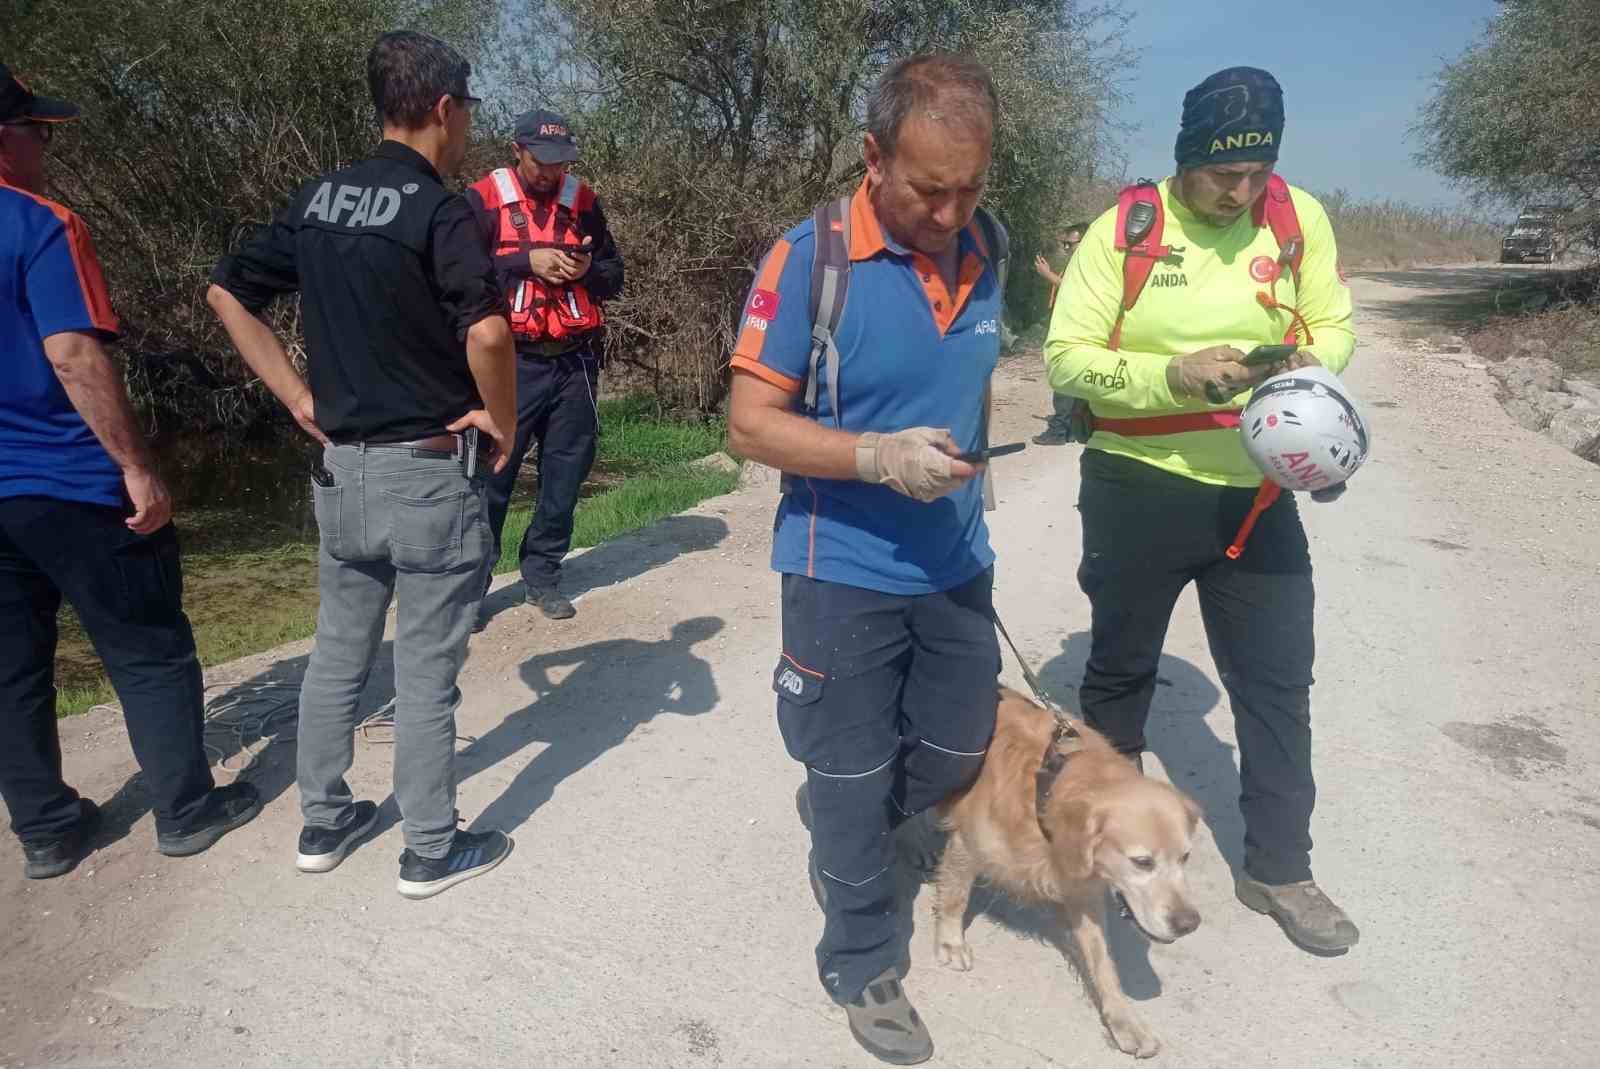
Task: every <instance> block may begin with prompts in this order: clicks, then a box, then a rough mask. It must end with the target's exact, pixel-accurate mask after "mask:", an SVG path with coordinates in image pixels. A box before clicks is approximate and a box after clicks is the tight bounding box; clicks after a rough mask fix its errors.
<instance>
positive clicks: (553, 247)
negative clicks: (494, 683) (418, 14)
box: [466, 110, 622, 627]
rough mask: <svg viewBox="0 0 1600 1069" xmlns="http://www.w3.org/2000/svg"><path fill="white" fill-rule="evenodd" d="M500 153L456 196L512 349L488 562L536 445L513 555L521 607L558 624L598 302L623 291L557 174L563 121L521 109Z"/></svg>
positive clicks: (586, 430) (582, 468)
mask: <svg viewBox="0 0 1600 1069" xmlns="http://www.w3.org/2000/svg"><path fill="white" fill-rule="evenodd" d="M511 151H512V153H513V155H514V156H515V162H514V165H513V166H510V167H502V168H499V169H497V170H494V171H491V172H490V173H489V174H488V175H486V176H484V177H483V178H482V179H480V180H479V181H477V182H475V183H474V184H473V185H472V187H471V188H470V189H468V190H467V193H466V197H467V201H468V203H469V204H471V205H472V207H473V210H474V211H475V212H476V213H477V217H478V225H479V229H480V230H481V231H482V233H483V239H484V241H485V242H486V243H487V244H488V245H489V247H490V252H491V253H492V255H493V257H494V265H495V272H496V274H497V276H498V277H499V279H500V282H501V284H502V286H503V288H504V290H505V294H506V303H507V305H508V306H509V308H510V312H511V330H512V333H513V335H514V336H515V338H516V345H517V436H516V442H515V444H514V445H513V447H512V450H511V459H510V462H509V463H508V464H507V465H506V466H505V468H504V470H502V471H500V472H498V473H497V474H494V475H491V476H490V478H489V494H488V496H489V522H490V526H491V527H492V528H493V530H494V545H495V552H496V554H497V555H498V553H499V551H500V535H501V531H502V530H503V529H504V527H505V522H506V509H507V507H508V506H509V504H510V502H511V492H512V489H513V488H514V487H515V485H516V481H517V473H518V472H519V471H520V470H521V468H522V459H523V457H525V456H526V455H527V452H528V449H529V447H530V446H532V444H533V443H534V441H535V440H537V441H538V443H539V455H538V465H539V500H538V504H537V506H536V508H535V510H534V515H533V522H532V523H531V524H530V525H529V526H528V530H527V533H526V534H525V535H524V536H523V538H522V546H521V548H520V550H519V552H518V559H519V560H520V562H521V570H522V579H523V582H524V584H525V585H526V587H527V600H528V603H529V604H531V605H537V606H538V607H539V609H540V610H541V611H542V612H543V613H544V614H545V615H546V616H548V617H550V618H551V619H555V620H563V619H566V618H568V617H570V616H572V615H574V613H575V612H576V610H575V609H574V608H573V606H572V602H571V601H570V600H568V599H567V597H566V596H565V595H563V594H562V593H561V589H560V585H559V583H560V577H561V560H562V558H563V557H565V556H566V553H567V550H568V549H569V548H570V547H571V545H572V515H573V510H574V509H575V508H576V507H577V504H578V490H579V488H580V487H582V486H583V481H584V480H585V479H587V478H588V477H589V469H590V468H591V467H593V465H594V456H595V446H596V440H597V438H598V436H599V429H600V428H599V413H598V410H597V409H596V406H595V399H596V397H597V396H598V392H599V385H600V384H599V378H600V363H601V346H600V330H601V327H602V325H603V324H604V322H605V316H604V314H603V312H602V311H601V307H600V303H601V302H602V301H605V300H609V299H610V298H612V297H615V296H617V295H618V294H619V293H621V292H622V255H621V253H619V252H618V251H617V246H616V242H614V241H613V240H612V239H611V231H610V230H609V229H607V227H606V218H605V213H604V212H602V211H601V210H600V201H599V199H598V198H597V197H596V196H595V194H594V190H592V189H590V188H589V186H588V184H587V183H585V182H584V181H583V180H582V179H580V178H578V177H577V176H576V175H573V174H569V173H568V171H567V167H568V165H569V164H571V163H572V162H573V161H574V160H576V159H577V158H578V142H577V139H576V138H575V137H573V135H572V132H571V130H570V128H569V127H568V125H567V121H566V120H565V119H563V118H562V117H561V116H559V115H556V114H554V113H552V112H548V111H538V110H536V111H530V112H528V113H527V114H525V115H523V116H522V117H521V118H519V119H518V120H517V123H516V128H515V132H514V134H513V137H512V144H511ZM483 621H484V618H483V617H482V616H480V617H479V626H480V627H481V626H482V623H483Z"/></svg>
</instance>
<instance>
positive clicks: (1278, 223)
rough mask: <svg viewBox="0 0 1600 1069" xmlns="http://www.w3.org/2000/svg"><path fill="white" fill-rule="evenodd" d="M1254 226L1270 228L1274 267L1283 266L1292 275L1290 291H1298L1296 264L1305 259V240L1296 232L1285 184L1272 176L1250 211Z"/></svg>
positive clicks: (1295, 218)
mask: <svg viewBox="0 0 1600 1069" xmlns="http://www.w3.org/2000/svg"><path fill="white" fill-rule="evenodd" d="M1251 212H1252V214H1253V216H1254V219H1255V224H1256V227H1257V228H1258V229H1259V228H1261V227H1263V226H1270V227H1271V228H1272V236H1273V237H1274V238H1276V239H1277V241H1278V249H1279V250H1280V251H1279V253H1278V266H1279V267H1280V268H1282V267H1287V268H1289V270H1290V272H1291V273H1292V274H1293V275H1294V288H1295V290H1296V291H1298V290H1299V289H1300V261H1301V259H1302V258H1303V257H1304V256H1305V251H1306V242H1305V237H1304V236H1303V235H1302V234H1301V232H1300V216H1299V214H1298V213H1297V212H1296V211H1295V210H1294V198H1293V197H1292V196H1290V195H1289V183H1287V182H1285V181H1284V180H1283V178H1282V176H1281V175H1278V174H1276V173H1274V174H1273V175H1272V176H1271V177H1270V178H1268V179H1267V191H1266V192H1265V193H1263V194H1262V195H1261V197H1260V199H1258V200H1257V201H1256V203H1255V207H1253V208H1252V209H1251Z"/></svg>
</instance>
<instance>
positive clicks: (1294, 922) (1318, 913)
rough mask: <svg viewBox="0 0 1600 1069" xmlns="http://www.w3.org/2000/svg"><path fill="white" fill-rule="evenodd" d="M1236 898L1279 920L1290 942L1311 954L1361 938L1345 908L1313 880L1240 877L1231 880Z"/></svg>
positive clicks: (1340, 948) (1338, 948)
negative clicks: (1276, 881) (1269, 880)
mask: <svg viewBox="0 0 1600 1069" xmlns="http://www.w3.org/2000/svg"><path fill="white" fill-rule="evenodd" d="M1233 889H1234V893H1235V894H1237V895H1238V896H1239V901H1241V902H1243V903H1244V904H1245V905H1247V906H1249V907H1250V908H1251V909H1253V910H1255V911H1256V912H1257V913H1265V914H1267V915H1268V916H1270V917H1272V919H1274V920H1276V921H1277V922H1278V926H1279V927H1280V928H1282V929H1283V934H1284V935H1287V936H1288V937H1289V939H1290V941H1291V942H1293V943H1294V944H1296V945H1297V946H1299V947H1300V948H1301V949H1302V950H1309V951H1311V952H1312V953H1313V954H1339V953H1342V952H1344V951H1346V950H1349V949H1350V948H1351V947H1353V946H1355V945H1356V943H1357V942H1359V941H1360V939H1361V932H1360V930H1359V929H1357V928H1356V926H1355V922H1354V921H1352V920H1351V919H1350V918H1349V916H1348V915H1347V914H1346V913H1345V911H1344V910H1342V909H1340V908H1339V907H1338V906H1336V905H1334V904H1333V900H1332V899H1331V898H1329V897H1328V896H1327V895H1325V894H1323V893H1322V888H1320V887H1318V886H1317V885H1316V883H1315V882H1314V881H1312V880H1301V881H1300V882H1299V883H1282V884H1268V883H1262V882H1261V881H1259V880H1252V879H1251V878H1250V877H1248V876H1240V877H1239V878H1238V880H1237V881H1236V882H1235V883H1234V888H1233Z"/></svg>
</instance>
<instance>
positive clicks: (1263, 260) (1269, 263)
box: [1250, 256, 1278, 282]
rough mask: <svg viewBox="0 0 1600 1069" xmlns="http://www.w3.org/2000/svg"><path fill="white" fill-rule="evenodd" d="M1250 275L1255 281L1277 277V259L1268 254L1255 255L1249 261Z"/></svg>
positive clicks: (1268, 280) (1270, 279) (1269, 280)
mask: <svg viewBox="0 0 1600 1069" xmlns="http://www.w3.org/2000/svg"><path fill="white" fill-rule="evenodd" d="M1250 277H1251V278H1253V279H1255V280H1256V281H1257V282H1271V281H1272V280H1273V279H1275V278H1277V277H1278V261H1276V260H1274V259H1272V258H1271V257H1270V256H1257V257H1256V258H1255V259H1254V260H1251V261H1250Z"/></svg>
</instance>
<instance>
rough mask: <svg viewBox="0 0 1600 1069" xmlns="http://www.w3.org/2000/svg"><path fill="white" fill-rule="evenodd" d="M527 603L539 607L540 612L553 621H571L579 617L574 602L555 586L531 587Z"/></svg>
mask: <svg viewBox="0 0 1600 1069" xmlns="http://www.w3.org/2000/svg"><path fill="white" fill-rule="evenodd" d="M527 601H528V604H529V605H537V606H538V607H539V611H540V612H542V613H544V614H545V615H546V616H548V617H549V618H550V619H552V620H570V619H572V618H573V617H574V616H576V615H578V610H577V608H576V607H575V606H574V605H573V604H572V601H571V600H570V599H569V598H568V597H567V596H566V595H565V594H563V593H562V592H561V591H560V590H558V589H557V588H555V587H553V586H550V587H532V586H530V587H529V588H528V596H527Z"/></svg>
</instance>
